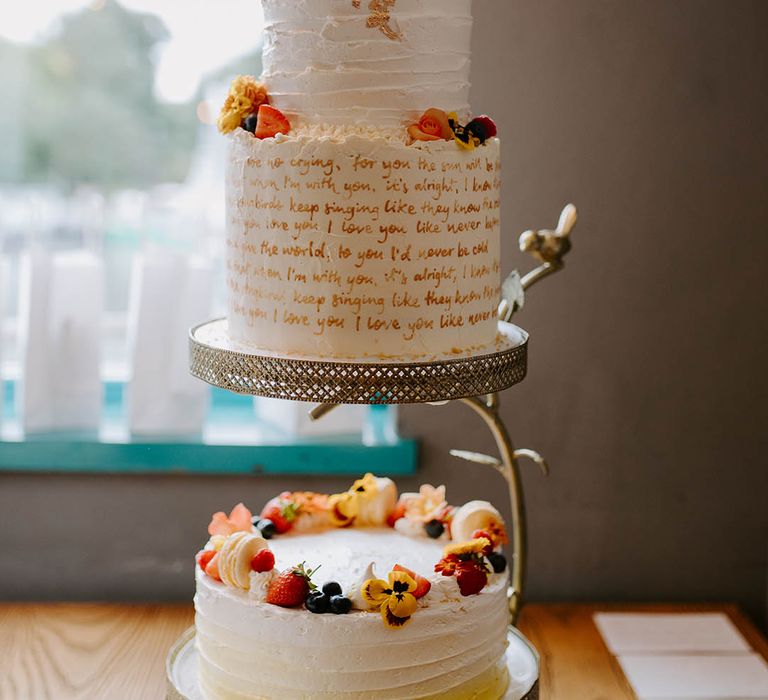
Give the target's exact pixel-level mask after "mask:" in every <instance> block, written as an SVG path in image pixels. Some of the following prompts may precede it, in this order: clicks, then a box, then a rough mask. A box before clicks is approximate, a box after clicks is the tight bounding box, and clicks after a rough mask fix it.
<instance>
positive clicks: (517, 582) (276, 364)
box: [189, 204, 576, 625]
mask: <svg viewBox="0 0 768 700" xmlns="http://www.w3.org/2000/svg"><path fill="white" fill-rule="evenodd" d="M575 223H576V208H575V207H574V206H573V205H571V204H569V205H568V206H566V207H565V209H563V212H562V214H561V216H560V221H559V223H558V226H557V228H556V229H555V230H541V231H526V232H525V233H523V234H522V235H521V236H520V248H521V250H523V251H525V252H528V253H530V254H531V255H533V256H534V258H536V259H537V260H538V261H539V262H540V263H541V264H540V265H539V266H538V267H536V268H535V269H533V270H532V271H530V272H529V273H528V274H526V275H525V276H523V277H520V276H519V275H518V274H517V272H513V273H512V274H511V275H510V276H509V277H508V278H507V279H506V281H505V282H504V284H503V285H502V302H501V304H500V305H499V338H500V342H499V347H498V349H497V350H496V351H495V352H490V353H487V354H483V355H479V356H476V357H468V358H455V359H446V360H437V361H434V362H410V363H396V362H391V363H387V362H366V361H360V362H354V361H350V362H328V361H323V360H319V359H317V360H315V359H298V358H295V357H293V358H291V357H280V356H277V355H267V354H257V353H254V352H252V351H251V352H249V351H248V350H247V349H244V348H242V347H238V346H236V345H235V344H233V343H232V342H231V341H230V340H229V338H228V335H227V328H226V320H224V319H217V320H215V321H209V322H208V323H204V324H202V325H200V326H197V327H195V328H193V329H192V330H191V331H190V336H189V364H190V372H191V373H192V374H193V375H194V376H195V377H198V378H199V379H202V380H203V381H205V382H208V383H209V384H211V385H213V386H216V387H220V388H222V389H227V390H229V391H234V392H237V393H241V394H251V395H256V396H266V397H270V398H278V399H288V400H292V401H306V402H313V403H317V404H318V405H317V406H316V407H315V408H314V409H312V411H311V412H310V413H311V415H312V417H313V418H314V419H315V420H319V419H320V418H322V417H323V416H324V415H326V414H327V413H329V412H330V411H331V410H333V409H334V408H335V407H336V406H338V405H340V404H369V405H371V404H409V403H429V404H436V405H444V404H446V403H448V402H451V401H460V402H462V403H464V404H465V405H467V406H469V407H470V408H471V409H472V410H473V411H474V412H475V413H477V414H478V415H479V416H480V418H482V419H483V421H484V422H485V424H486V425H487V427H488V428H489V430H490V431H491V434H492V435H493V438H494V440H495V442H496V447H497V450H498V453H499V456H498V457H493V456H490V455H485V454H479V453H476V452H466V451H464V450H452V451H451V454H452V455H453V456H455V457H459V458H461V459H465V460H467V461H470V462H473V463H477V464H485V465H487V466H491V467H493V468H495V469H497V470H498V471H499V472H500V473H501V474H502V476H503V477H504V479H505V480H506V482H507V485H508V488H509V499H510V507H511V513H512V528H511V540H512V542H511V544H512V549H513V552H512V557H511V560H510V574H511V575H510V584H511V585H510V590H509V611H510V622H511V624H512V625H514V624H515V623H516V621H517V618H518V615H519V613H520V607H521V605H522V602H523V592H524V585H525V574H526V564H527V539H526V517H525V503H524V498H523V488H522V481H521V478H520V461H521V460H522V459H523V458H527V459H531V460H533V461H534V462H535V463H537V464H538V465H539V466H540V467H541V468H542V470H543V471H544V472H545V473H547V465H546V462H545V461H544V460H543V459H542V457H541V456H540V455H539V454H538V453H537V452H534V451H533V450H528V449H515V447H514V444H513V442H512V439H511V437H510V435H509V431H508V430H507V428H506V426H505V424H504V421H503V420H502V418H501V415H500V411H499V409H500V399H499V392H501V391H503V390H505V389H508V388H510V387H511V386H514V385H515V384H518V383H519V382H521V381H522V380H523V379H524V378H525V375H526V370H527V358H528V334H527V333H526V332H525V331H523V330H521V329H520V328H518V327H517V326H514V325H512V324H511V323H509V320H510V319H511V318H512V316H513V314H514V313H515V312H516V311H517V310H518V309H520V308H521V307H522V305H523V303H524V298H525V291H526V290H527V289H529V288H530V287H531V286H533V285H534V284H535V283H536V282H538V281H540V280H542V279H544V278H545V277H547V276H549V275H551V274H552V273H554V272H557V271H558V270H560V269H562V267H563V265H564V262H563V258H564V256H565V255H566V253H568V251H569V250H570V248H571V242H570V233H571V230H572V229H573V226H574V225H575Z"/></svg>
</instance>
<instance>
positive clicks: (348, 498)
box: [328, 491, 360, 527]
mask: <svg viewBox="0 0 768 700" xmlns="http://www.w3.org/2000/svg"><path fill="white" fill-rule="evenodd" d="M358 499H359V495H358V494H357V493H355V492H353V491H345V492H344V493H335V494H333V495H332V496H329V497H328V515H329V517H330V519H331V523H332V524H333V525H335V526H336V527H347V526H348V525H351V524H352V523H353V522H354V520H355V518H356V517H357V514H358V513H359V512H360V503H359V500H358Z"/></svg>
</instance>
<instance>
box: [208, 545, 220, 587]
mask: <svg viewBox="0 0 768 700" xmlns="http://www.w3.org/2000/svg"><path fill="white" fill-rule="evenodd" d="M205 573H206V574H207V575H208V576H210V577H211V578H212V579H214V580H216V581H221V576H220V575H219V553H218V552H216V553H215V554H214V556H213V557H212V558H211V560H210V561H209V562H208V564H206V567H205Z"/></svg>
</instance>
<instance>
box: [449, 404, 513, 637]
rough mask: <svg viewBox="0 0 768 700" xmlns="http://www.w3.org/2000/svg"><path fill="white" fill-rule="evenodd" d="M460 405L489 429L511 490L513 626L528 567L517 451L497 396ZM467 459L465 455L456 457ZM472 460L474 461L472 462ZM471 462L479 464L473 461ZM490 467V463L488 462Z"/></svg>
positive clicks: (494, 464)
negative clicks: (481, 420)
mask: <svg viewBox="0 0 768 700" xmlns="http://www.w3.org/2000/svg"><path fill="white" fill-rule="evenodd" d="M461 402H462V403H464V404H466V405H467V406H469V407H470V408H471V409H472V410H474V411H475V413H477V414H478V415H479V416H480V417H481V418H482V419H483V421H485V424H486V425H487V426H488V429H489V430H490V431H491V433H492V434H493V438H494V440H495V441H496V447H497V449H498V451H499V456H500V458H501V461H500V462H496V463H493V466H495V467H496V469H498V471H500V472H501V474H502V475H503V476H504V479H505V480H506V482H507V486H508V488H509V502H510V507H511V509H512V528H511V529H512V533H511V540H512V541H511V544H512V549H513V552H512V559H511V562H510V588H509V617H510V622H511V624H513V625H514V624H515V623H516V622H517V618H518V615H519V614H520V607H521V606H522V603H523V586H524V585H525V575H526V567H527V564H528V550H527V546H528V540H527V527H526V519H525V500H524V499H523V484H522V481H521V479H520V467H519V465H518V463H517V456H516V455H515V448H514V446H513V444H512V438H511V437H510V436H509V431H508V430H507V428H506V426H505V425H504V422H503V421H502V420H501V417H500V416H499V397H498V394H491V395H489V396H487V397H485V398H469V399H461ZM456 456H461V457H463V458H464V459H467V458H468V456H467V455H466V454H457V455H456ZM470 459H471V458H470ZM471 461H480V460H477V459H471ZM486 463H487V461H486Z"/></svg>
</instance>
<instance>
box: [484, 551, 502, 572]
mask: <svg viewBox="0 0 768 700" xmlns="http://www.w3.org/2000/svg"><path fill="white" fill-rule="evenodd" d="M486 559H488V561H489V562H491V566H492V567H493V573H494V574H500V573H501V572H502V571H504V569H506V568H507V558H506V557H505V556H504V555H503V554H500V553H499V552H491V553H490V554H489V555H488V556H487V557H486Z"/></svg>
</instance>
